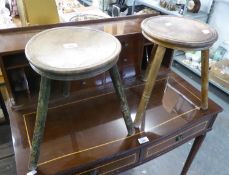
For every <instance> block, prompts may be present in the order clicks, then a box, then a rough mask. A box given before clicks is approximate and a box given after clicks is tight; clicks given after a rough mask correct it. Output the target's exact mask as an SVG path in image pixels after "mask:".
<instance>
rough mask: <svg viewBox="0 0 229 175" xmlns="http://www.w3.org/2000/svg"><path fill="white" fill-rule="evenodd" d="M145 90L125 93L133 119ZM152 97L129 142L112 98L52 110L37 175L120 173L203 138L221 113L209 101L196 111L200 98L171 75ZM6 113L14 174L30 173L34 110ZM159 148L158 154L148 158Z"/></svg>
mask: <svg viewBox="0 0 229 175" xmlns="http://www.w3.org/2000/svg"><path fill="white" fill-rule="evenodd" d="M143 87H144V84H142V83H141V84H137V85H135V86H133V87H129V88H127V89H126V94H127V99H128V102H129V105H130V110H131V116H135V114H136V108H137V105H138V102H139V99H140V97H141V94H142V91H143ZM82 91H83V89H82ZM79 93H81V91H79ZM152 94H153V95H152V97H151V98H150V102H149V106H148V108H147V111H146V115H145V118H144V125H142V127H141V128H140V130H136V133H135V134H134V135H133V136H127V130H126V127H125V124H124V122H123V119H122V115H121V111H120V108H119V102H118V99H117V98H116V95H115V94H114V93H113V92H112V93H110V92H109V93H104V94H100V95H94V96H93V95H91V97H89V98H80V99H79V98H77V99H75V101H73V102H70V103H65V104H60V105H58V106H53V107H50V108H49V110H48V116H47V123H46V130H45V135H44V140H43V143H42V146H41V157H40V160H39V164H38V172H39V173H38V174H39V175H46V174H56V173H57V172H58V174H76V173H79V172H82V173H83V172H84V173H83V174H87V173H96V171H99V172H103V173H105V174H106V173H108V174H111V173H118V172H121V171H124V170H126V169H128V168H131V167H134V166H137V165H139V164H141V163H144V162H145V161H148V160H151V159H153V158H155V157H157V156H159V155H161V154H163V153H165V152H167V151H169V150H171V149H173V148H175V147H177V146H179V145H181V144H183V143H185V142H187V141H188V140H190V139H192V138H194V137H196V136H198V135H201V134H204V133H206V132H207V131H209V130H210V129H211V127H212V124H213V122H214V119H215V116H216V115H217V113H219V112H220V111H221V110H222V109H221V108H220V107H219V106H218V105H216V104H215V103H214V102H212V101H211V100H209V108H208V110H206V111H202V110H200V106H199V103H200V92H199V91H197V90H196V89H194V88H193V87H192V86H190V85H189V84H188V83H187V82H185V81H184V80H183V79H181V78H179V77H178V76H177V75H175V74H174V73H171V74H170V75H169V76H161V77H158V79H157V80H156V84H155V86H154V89H153V93H152ZM8 110H9V112H10V120H11V129H12V134H13V135H12V136H13V138H14V149H15V158H16V164H17V173H18V175H24V174H25V173H26V172H27V171H28V169H27V165H28V157H29V150H30V147H31V139H32V133H33V129H34V122H35V115H36V113H35V112H34V109H33V110H30V109H28V110H23V111H18V112H17V111H13V110H11V108H8ZM98 111H102V112H100V113H99V112H98ZM143 136H147V137H148V138H149V142H148V143H145V144H142V145H140V144H139V143H138V141H137V139H138V138H140V137H143ZM162 143H163V144H162ZM158 144H160V146H159V147H157V149H158V148H160V149H159V151H157V152H149V151H150V150H151V149H150V148H151V147H152V146H156V145H158ZM146 150H149V151H147V152H148V156H147V157H145V158H144V156H142V155H140V153H141V152H145V151H146ZM153 150H154V149H153Z"/></svg>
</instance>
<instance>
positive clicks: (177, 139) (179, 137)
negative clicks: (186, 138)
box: [175, 135, 183, 142]
mask: <svg viewBox="0 0 229 175" xmlns="http://www.w3.org/2000/svg"><path fill="white" fill-rule="evenodd" d="M182 139H183V136H182V135H179V136H177V137H176V138H175V140H176V142H178V141H181V140H182Z"/></svg>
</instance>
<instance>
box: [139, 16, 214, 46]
mask: <svg viewBox="0 0 229 175" xmlns="http://www.w3.org/2000/svg"><path fill="white" fill-rule="evenodd" d="M141 28H142V33H143V35H144V36H145V37H146V38H147V39H149V40H150V41H152V42H154V43H156V44H160V45H162V46H164V47H166V48H172V49H179V50H202V49H204V48H209V47H210V46H212V44H213V43H214V42H215V41H216V40H217V38H218V34H217V32H216V30H215V29H213V28H211V27H210V26H209V25H207V24H204V23H201V22H199V21H195V20H192V19H187V18H182V17H176V16H167V15H165V16H157V17H151V18H147V19H145V20H144V21H143V22H142V24H141Z"/></svg>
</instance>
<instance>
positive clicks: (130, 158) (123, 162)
mask: <svg viewBox="0 0 229 175" xmlns="http://www.w3.org/2000/svg"><path fill="white" fill-rule="evenodd" d="M138 158H139V154H138V153H137V152H136V153H132V154H129V155H127V156H124V157H121V158H117V159H113V160H111V161H108V162H104V163H102V164H100V165H98V166H96V167H95V168H91V169H89V170H85V171H82V172H79V173H76V174H75V175H92V174H93V175H97V174H99V175H102V174H116V173H117V172H118V171H120V170H121V169H123V168H127V167H130V166H133V165H134V164H135V163H137V162H138Z"/></svg>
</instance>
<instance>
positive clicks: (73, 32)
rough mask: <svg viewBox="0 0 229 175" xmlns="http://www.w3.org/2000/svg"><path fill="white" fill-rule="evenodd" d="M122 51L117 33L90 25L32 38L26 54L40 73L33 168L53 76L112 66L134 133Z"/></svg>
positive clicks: (77, 74)
mask: <svg viewBox="0 0 229 175" xmlns="http://www.w3.org/2000/svg"><path fill="white" fill-rule="evenodd" d="M120 51H121V44H120V42H119V41H118V40H117V39H116V38H115V37H114V36H112V35H110V34H107V33H105V32H102V31H98V30H93V29H88V28H79V27H60V28H54V29H50V30H45V31H43V32H41V33H38V34H37V35H35V36H34V37H32V38H31V40H29V42H28V43H27V45H26V48H25V53H26V57H27V59H28V60H29V63H30V65H31V67H32V68H33V69H34V70H35V71H36V72H37V73H39V74H40V75H41V82H40V92H39V98H38V106H37V116H36V124H35V130H34V135H33V141H32V150H31V157H30V165H29V168H30V170H34V169H36V167H37V162H38V158H39V151H40V144H41V142H42V137H43V132H44V126H45V121H46V115H47V109H48V99H49V94H50V79H54V80H63V81H66V80H79V79H85V78H90V77H92V76H96V75H98V74H100V73H103V72H105V71H107V70H109V72H110V75H111V78H112V81H113V84H114V87H115V90H116V94H117V96H118V98H119V100H120V102H121V110H122V113H123V118H124V121H125V123H126V126H127V130H128V134H129V135H131V134H133V132H134V128H133V123H132V120H131V117H130V111H129V108H128V104H127V101H126V97H125V94H124V90H123V87H122V83H121V80H120V76H119V72H118V69H117V66H116V63H117V61H118V57H119V53H120Z"/></svg>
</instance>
